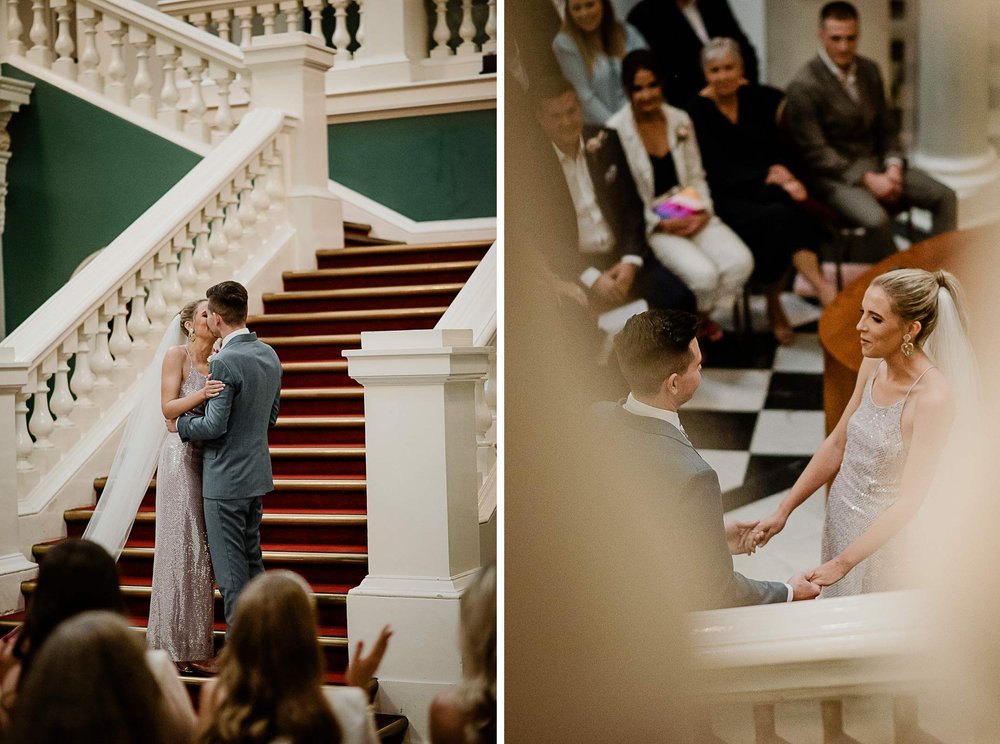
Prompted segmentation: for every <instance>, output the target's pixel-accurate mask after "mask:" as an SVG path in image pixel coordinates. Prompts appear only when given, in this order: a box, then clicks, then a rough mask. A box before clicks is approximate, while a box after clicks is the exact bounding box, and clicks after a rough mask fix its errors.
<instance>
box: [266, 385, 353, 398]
mask: <svg viewBox="0 0 1000 744" xmlns="http://www.w3.org/2000/svg"><path fill="white" fill-rule="evenodd" d="M364 396H365V389H364V388H363V387H361V386H360V385H358V386H357V387H336V388H332V387H331V388H282V389H281V397H282V398H363V397H364Z"/></svg>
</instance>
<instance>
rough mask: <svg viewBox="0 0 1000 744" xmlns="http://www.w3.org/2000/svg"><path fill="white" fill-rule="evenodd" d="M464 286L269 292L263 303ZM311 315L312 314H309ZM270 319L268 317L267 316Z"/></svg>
mask: <svg viewBox="0 0 1000 744" xmlns="http://www.w3.org/2000/svg"><path fill="white" fill-rule="evenodd" d="M463 286H465V285H464V284H462V283H461V282H449V283H444V284H405V285H401V286H391V287H350V288H348V289H304V290H297V291H292V292H269V293H267V294H265V295H264V302H283V301H291V300H336V299H343V298H346V297H399V296H407V295H423V294H440V293H442V292H458V291H460V290H461V289H462V287H463ZM309 314H310V315H312V313H309ZM268 317H270V316H268Z"/></svg>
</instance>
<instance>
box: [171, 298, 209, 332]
mask: <svg viewBox="0 0 1000 744" xmlns="http://www.w3.org/2000/svg"><path fill="white" fill-rule="evenodd" d="M207 301H208V300H206V299H205V298H204V297H202V298H201V299H200V300H191V302H189V303H187V304H186V305H185V306H184V307H182V308H181V311H180V313H178V315H180V316H181V328H183V329H184V335H186V336H187V337H188V338H189V339H190V338H191V334H192V333H194V328H191V329H190V330H188V327H187V324H188V323H193V322H194V311H195V310H197V309H198V305H200V304H201V303H203V302H207Z"/></svg>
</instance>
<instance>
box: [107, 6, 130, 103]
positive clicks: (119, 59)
mask: <svg viewBox="0 0 1000 744" xmlns="http://www.w3.org/2000/svg"><path fill="white" fill-rule="evenodd" d="M101 27H102V28H103V30H104V31H105V32H106V33H107V34H108V36H109V37H110V39H111V42H110V43H111V59H110V61H109V62H108V83H107V85H106V86H105V87H104V92H105V94H106V95H107V96H108V98H110V99H111V100H112V101H114V102H115V103H120V104H122V105H123V106H128V98H129V95H128V84H127V83H126V82H125V73H126V68H125V55H124V52H123V50H122V47H123V46H124V44H125V34H126V33H127V32H128V28H126V26H125V24H124V23H122V22H121V21H119V20H118V19H117V18H109V17H108V16H104V18H103V19H102V20H101Z"/></svg>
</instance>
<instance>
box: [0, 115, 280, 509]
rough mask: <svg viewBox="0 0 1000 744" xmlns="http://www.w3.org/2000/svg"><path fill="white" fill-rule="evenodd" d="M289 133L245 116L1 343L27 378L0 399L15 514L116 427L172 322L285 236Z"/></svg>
mask: <svg viewBox="0 0 1000 744" xmlns="http://www.w3.org/2000/svg"><path fill="white" fill-rule="evenodd" d="M289 126H290V125H287V124H286V120H285V116H284V114H283V113H282V112H280V111H276V110H273V109H255V110H254V111H252V112H250V113H248V114H247V115H246V116H245V117H244V118H243V121H242V122H241V123H240V125H239V127H238V128H237V129H236V130H235V131H234V132H233V133H232V134H231V135H230V136H229V137H228V138H227V139H226V140H225V141H224V142H223V143H221V144H220V145H219V146H218V147H216V148H215V149H214V150H213V151H212V152H211V153H210V154H209V155H208V156H207V157H206V158H205V159H204V160H202V161H201V162H200V163H199V164H198V165H196V166H195V167H194V168H193V169H192V170H191V171H190V172H189V173H188V174H187V175H186V176H184V177H183V178H182V179H181V180H180V181H179V182H178V183H177V184H176V185H175V186H174V187H173V188H172V189H170V191H168V192H167V193H166V194H165V195H164V196H163V197H162V198H161V199H160V200H159V201H157V202H156V203H155V204H154V205H153V206H152V207H150V208H149V209H148V210H147V211H146V212H145V213H144V214H143V215H142V216H140V217H139V218H138V219H137V220H136V221H135V222H133V223H132V224H131V225H130V226H129V227H128V228H127V229H126V230H125V231H124V232H123V233H122V234H121V235H119V236H118V238H116V239H115V240H114V242H112V243H111V244H110V245H109V246H108V247H107V248H105V249H104V250H103V251H102V252H101V253H100V254H99V255H98V256H97V257H96V258H95V259H94V260H93V261H91V262H90V263H89V264H88V265H87V266H86V267H85V268H84V269H82V270H81V271H80V272H79V273H78V274H77V275H76V276H74V277H73V278H72V279H71V280H70V281H69V282H68V283H67V284H66V285H65V286H63V287H62V288H61V289H60V290H59V291H58V292H56V293H55V294H54V295H53V296H52V297H51V298H50V299H49V300H48V301H47V302H45V304H43V305H42V306H41V307H40V308H39V309H38V310H36V311H35V312H34V313H33V314H32V315H31V316H30V317H29V318H28V319H27V320H26V321H25V322H24V323H22V324H21V325H20V326H19V327H18V328H17V329H16V330H15V331H14V332H13V333H11V334H10V335H9V336H7V338H6V339H4V340H3V341H2V342H0V359H4V364H3V365H2V366H3V367H4V369H5V370H16V369H20V370H24V371H26V372H27V384H25V385H23V386H22V387H20V389H17V390H10V389H5V390H2V391H0V394H2V395H14V396H16V407H15V413H14V417H13V418H12V419H10V420H7V421H0V427H8V428H9V430H13V431H14V438H15V439H16V442H17V445H16V449H17V481H18V489H17V491H18V492H17V494H16V496H17V498H18V500H19V502H20V505H21V511H22V513H35V512H37V511H38V510H40V509H41V508H43V507H44V506H45V504H46V503H48V501H49V500H50V499H51V498H52V497H53V496H54V495H55V494H56V493H57V491H58V490H59V488H60V487H61V486H62V485H63V484H64V483H66V482H67V481H68V480H69V479H70V478H71V477H72V475H73V473H72V472H71V471H72V469H73V463H80V462H82V460H81V455H80V452H81V449H80V448H83V447H93V446H95V445H94V440H95V439H96V440H99V442H98V443H100V442H101V441H103V439H104V438H106V437H107V436H109V435H110V434H111V432H112V431H113V430H114V426H115V425H116V424H117V423H120V422H121V420H123V416H122V415H121V414H122V410H121V409H122V405H118V406H116V405H114V404H115V403H116V401H120V400H121V399H123V398H125V397H127V396H128V395H129V394H130V393H132V392H133V391H134V390H135V389H136V386H135V385H134V383H135V382H136V381H137V380H138V378H139V376H140V375H141V373H142V372H143V370H144V369H145V367H146V365H147V363H148V361H149V359H150V357H151V356H152V352H153V351H154V350H155V348H156V346H157V345H158V343H159V340H160V334H161V333H162V331H163V329H164V327H165V324H166V322H167V321H168V320H169V319H170V318H171V317H172V316H173V314H174V313H175V312H177V310H178V309H179V308H180V307H181V306H182V305H183V304H184V303H185V302H187V301H189V300H190V299H193V298H196V297H199V296H202V294H203V292H204V290H205V288H206V287H208V286H210V285H211V284H213V283H215V282H217V281H222V280H223V279H228V278H232V277H233V276H234V275H237V271H238V270H241V269H242V270H244V271H245V268H244V267H245V266H246V265H247V264H248V263H249V264H251V265H256V262H259V261H260V260H262V259H263V258H265V254H266V250H265V248H266V247H267V246H268V245H269V243H266V242H265V241H268V240H269V239H271V243H274V242H276V241H277V240H278V239H279V237H281V236H283V235H285V234H286V233H287V234H290V233H291V228H290V227H289V218H288V209H287V206H286V203H285V194H286V193H287V191H288V186H287V184H288V167H289V166H288V163H289V157H288V152H287V148H288V144H287V143H288V140H289V136H288V129H289ZM11 350H12V351H11ZM8 360H10V361H8ZM71 368H72V375H71V374H70V369H71ZM29 403H30V404H31V405H30V407H29ZM115 416H118V417H119V418H118V419H117V421H116V422H111V423H109V419H110V418H113V417H115ZM109 427H110V428H109ZM88 435H90V436H89V438H88ZM13 496H14V495H13V494H3V495H2V498H11V497H13Z"/></svg>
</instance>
